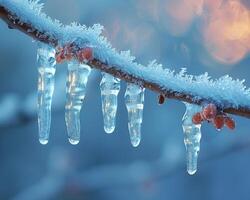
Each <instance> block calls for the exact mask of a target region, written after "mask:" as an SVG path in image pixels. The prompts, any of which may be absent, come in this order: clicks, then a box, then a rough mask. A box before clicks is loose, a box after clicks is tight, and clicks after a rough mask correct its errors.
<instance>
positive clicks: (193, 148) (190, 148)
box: [182, 103, 201, 175]
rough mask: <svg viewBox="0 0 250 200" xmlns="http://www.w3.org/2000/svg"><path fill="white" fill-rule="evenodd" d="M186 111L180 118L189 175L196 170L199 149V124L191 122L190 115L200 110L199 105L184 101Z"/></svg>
mask: <svg viewBox="0 0 250 200" xmlns="http://www.w3.org/2000/svg"><path fill="white" fill-rule="evenodd" d="M185 105H186V112H185V114H184V116H183V119H182V128H183V132H184V144H185V147H186V159H187V171H188V173H189V174H190V175H193V174H195V172H196V171H197V160H198V154H199V151H200V140H201V124H193V122H192V117H193V115H194V114H195V113H197V112H199V111H200V110H201V107H200V106H197V105H193V104H189V103H185Z"/></svg>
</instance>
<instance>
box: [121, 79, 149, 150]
mask: <svg viewBox="0 0 250 200" xmlns="http://www.w3.org/2000/svg"><path fill="white" fill-rule="evenodd" d="M144 90H145V89H144V88H141V87H140V86H138V85H135V84H132V83H128V84H127V89H126V92H125V103H126V107H127V110H128V130H129V134H130V140H131V144H132V145H133V146H134V147H137V146H138V145H139V144H140V141H141V123H142V117H143V103H144Z"/></svg>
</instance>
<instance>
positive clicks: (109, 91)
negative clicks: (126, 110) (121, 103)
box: [100, 73, 120, 133]
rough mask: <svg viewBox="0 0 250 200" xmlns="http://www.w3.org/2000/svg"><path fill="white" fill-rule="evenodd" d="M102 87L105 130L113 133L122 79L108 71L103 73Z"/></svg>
mask: <svg viewBox="0 0 250 200" xmlns="http://www.w3.org/2000/svg"><path fill="white" fill-rule="evenodd" d="M100 89H101V99H102V113H103V122H104V130H105V132H106V133H112V132H113V131H114V130H115V118H116V111H117V96H118V93H119V91H120V80H119V79H117V78H115V77H113V76H111V75H109V74H107V73H102V80H101V83H100Z"/></svg>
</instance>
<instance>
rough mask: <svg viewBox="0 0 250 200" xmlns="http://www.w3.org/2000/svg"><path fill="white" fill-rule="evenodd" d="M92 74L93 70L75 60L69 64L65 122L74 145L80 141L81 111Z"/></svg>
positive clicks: (70, 140)
mask: <svg viewBox="0 0 250 200" xmlns="http://www.w3.org/2000/svg"><path fill="white" fill-rule="evenodd" d="M90 72H91V68H90V67H89V66H88V65H86V64H80V63H79V62H78V61H75V60H74V61H70V62H69V63H68V75H67V83H66V105H65V121H66V126H67V132H68V137H69V142H70V143H71V144H73V145H76V144H78V143H79V141H80V111H81V108H82V102H83V100H84V97H85V94H86V85H87V82H88V76H89V74H90Z"/></svg>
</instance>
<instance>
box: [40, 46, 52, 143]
mask: <svg viewBox="0 0 250 200" xmlns="http://www.w3.org/2000/svg"><path fill="white" fill-rule="evenodd" d="M37 61H38V73H39V76H38V129H39V141H40V143H41V144H47V143H48V140H49V132H50V123H51V103H52V96H53V92H54V81H55V78H54V75H55V72H56V68H55V64H56V61H55V49H54V48H52V47H50V46H48V45H46V44H43V43H38V50H37Z"/></svg>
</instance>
